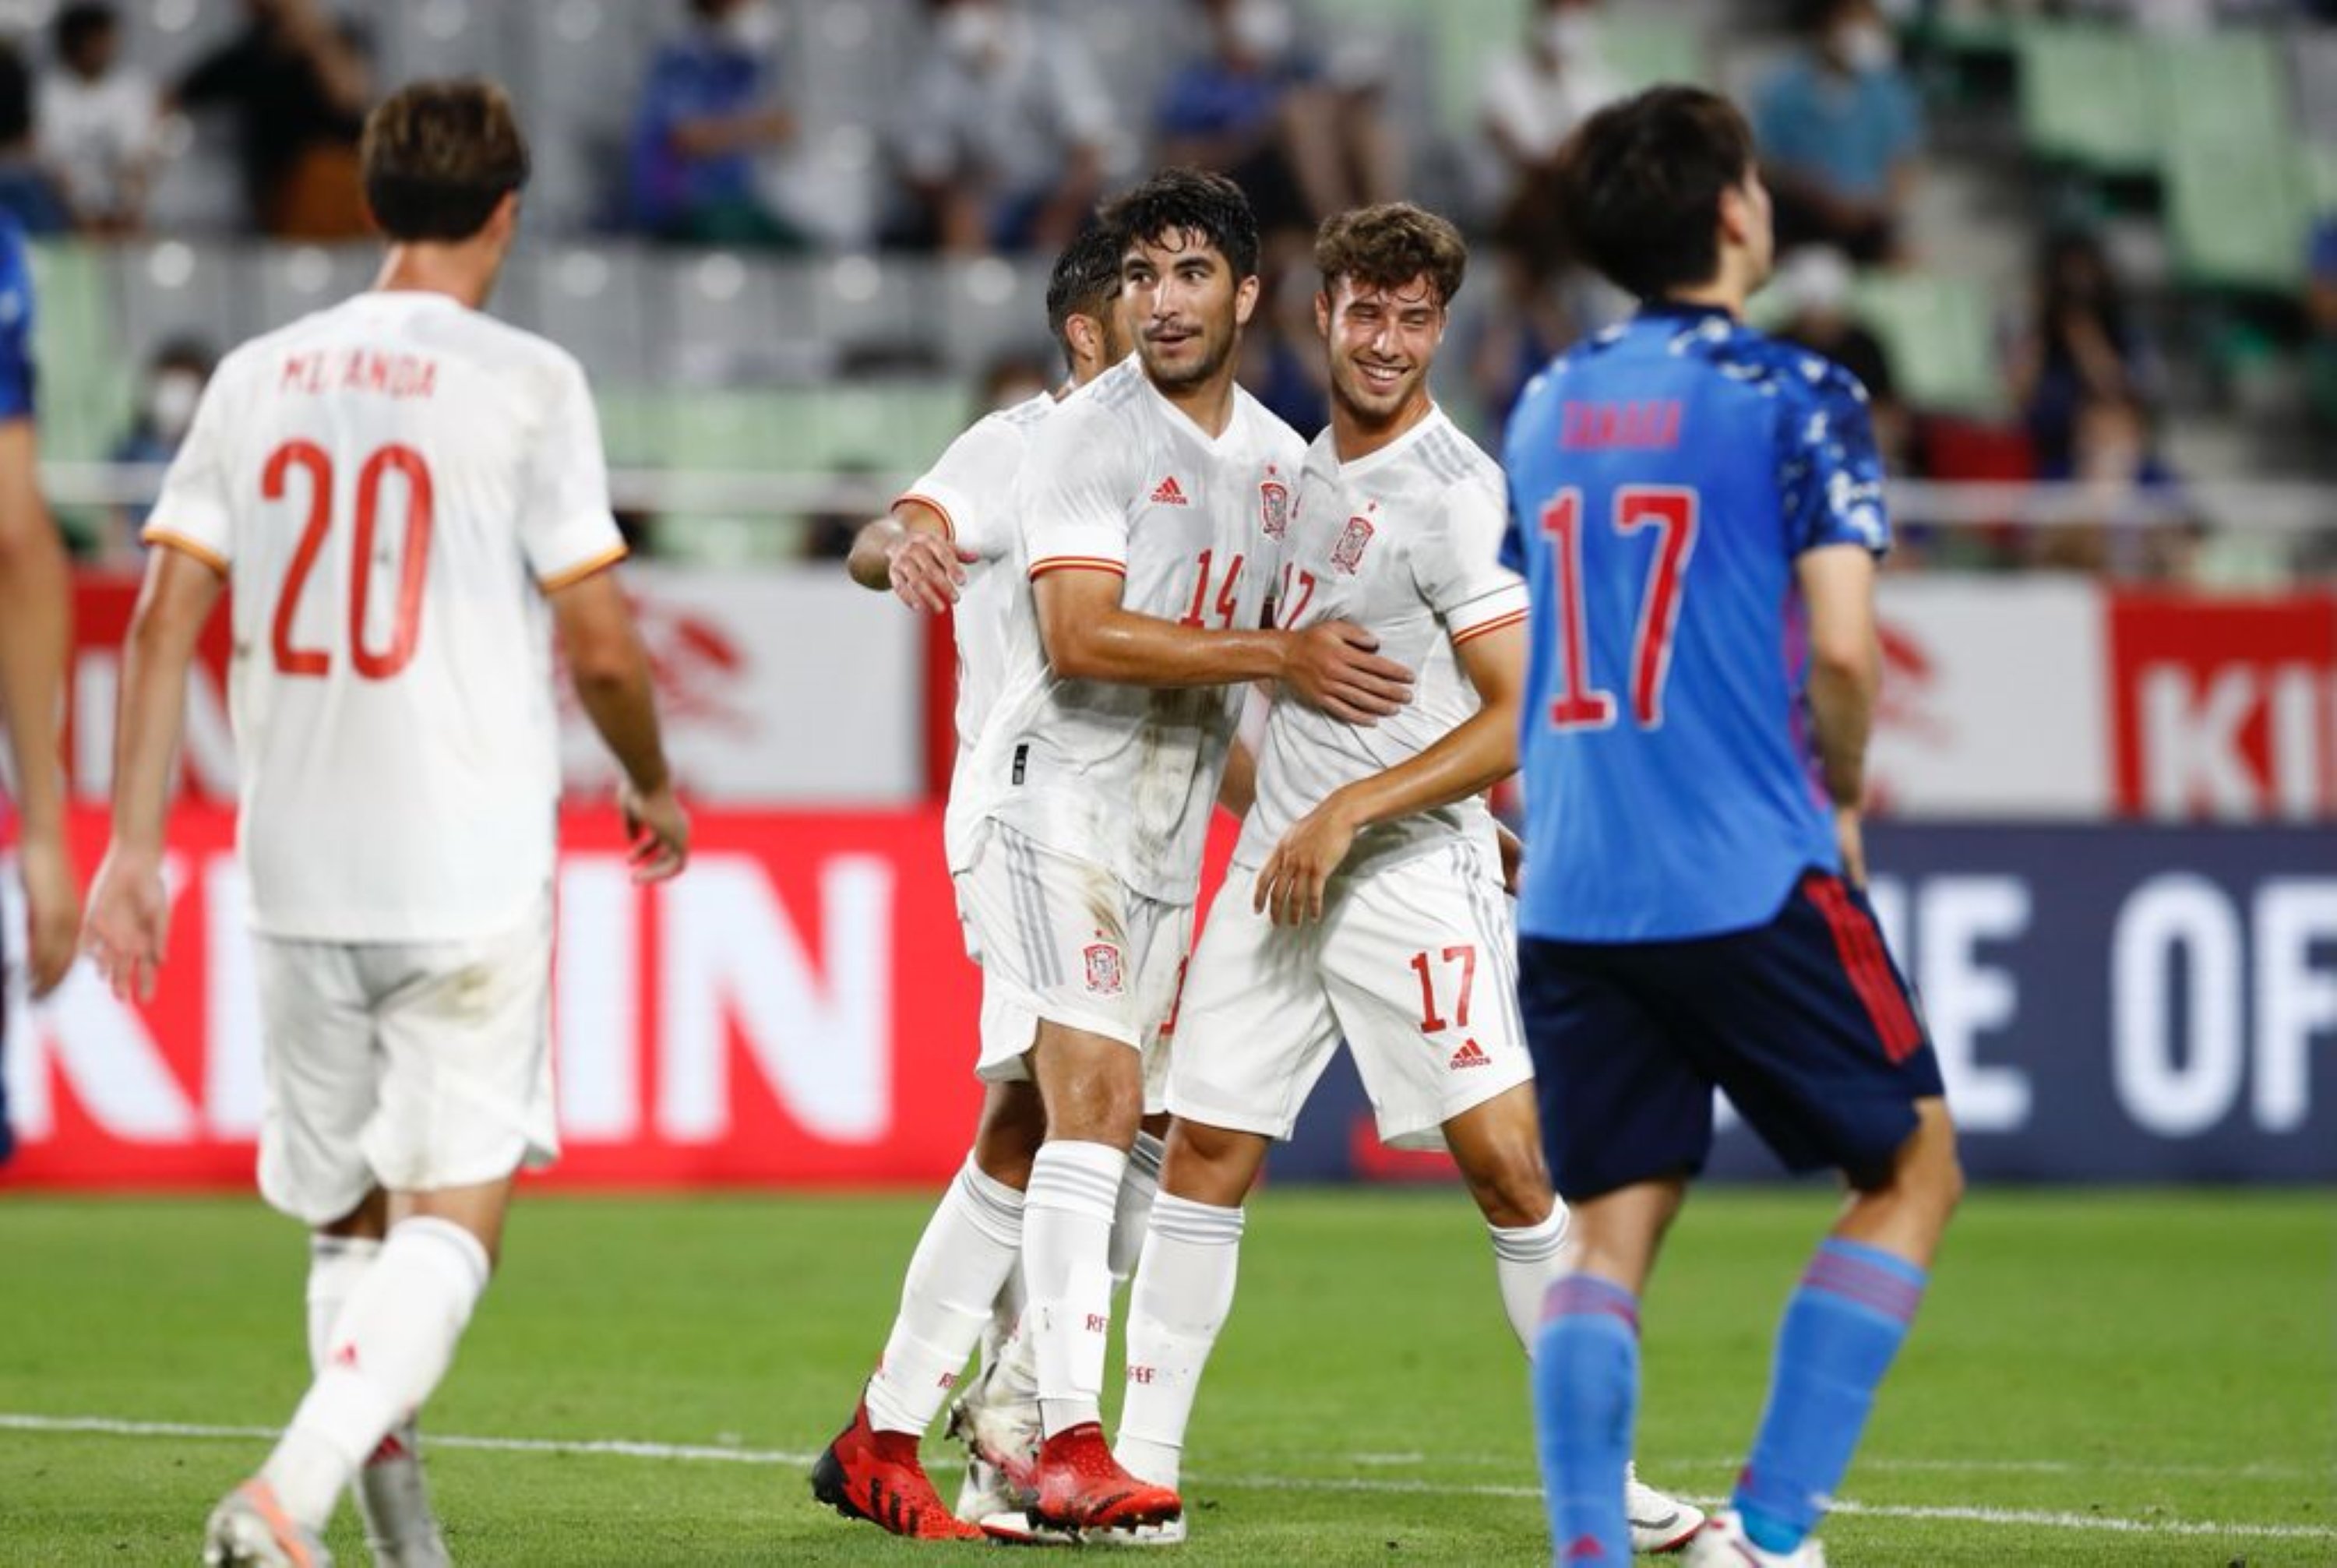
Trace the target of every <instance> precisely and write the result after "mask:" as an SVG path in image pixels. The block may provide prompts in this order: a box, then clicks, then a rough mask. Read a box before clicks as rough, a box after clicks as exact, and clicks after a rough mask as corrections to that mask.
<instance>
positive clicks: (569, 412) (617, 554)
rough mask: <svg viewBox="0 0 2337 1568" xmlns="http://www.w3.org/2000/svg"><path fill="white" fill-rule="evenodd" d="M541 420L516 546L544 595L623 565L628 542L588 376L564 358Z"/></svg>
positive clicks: (554, 369) (549, 382)
mask: <svg viewBox="0 0 2337 1568" xmlns="http://www.w3.org/2000/svg"><path fill="white" fill-rule="evenodd" d="M545 384H546V385H545V407H544V411H543V423H542V424H541V425H539V426H537V427H536V432H535V448H534V450H533V452H532V453H530V454H529V457H528V465H527V468H528V477H527V481H526V484H527V488H526V491H525V493H524V494H523V495H522V497H521V501H520V507H521V510H520V520H519V543H520V549H521V550H522V551H523V552H524V553H525V554H526V556H527V564H528V569H529V570H530V571H532V572H533V573H535V578H536V581H537V582H538V583H542V584H543V587H544V589H545V591H546V592H550V591H551V590H552V589H555V588H562V587H565V586H567V585H568V584H569V583H574V582H576V581H578V580H579V579H581V578H584V577H589V576H591V575H592V573H595V572H597V571H599V570H600V569H601V567H603V566H606V565H609V564H611V563H612V562H615V561H618V560H621V559H622V558H623V556H624V554H625V540H624V536H623V535H622V534H620V533H618V532H617V520H616V518H615V517H614V516H613V515H611V512H610V509H609V460H608V456H607V455H606V454H605V453H604V452H603V451H602V450H601V417H600V414H599V413H598V411H597V410H595V409H594V407H592V389H591V388H590V387H587V386H586V385H585V384H584V371H583V369H582V367H580V366H579V365H578V364H577V363H576V361H574V360H573V359H570V358H562V359H560V360H558V361H557V362H556V363H555V364H554V365H553V367H552V370H551V372H550V374H549V375H548V376H547V377H546V378H545Z"/></svg>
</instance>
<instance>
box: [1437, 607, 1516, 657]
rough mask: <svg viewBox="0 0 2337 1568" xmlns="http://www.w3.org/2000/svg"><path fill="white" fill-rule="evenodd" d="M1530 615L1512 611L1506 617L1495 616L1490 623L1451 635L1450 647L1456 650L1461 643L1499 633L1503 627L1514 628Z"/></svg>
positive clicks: (1483, 623) (1482, 623)
mask: <svg viewBox="0 0 2337 1568" xmlns="http://www.w3.org/2000/svg"><path fill="white" fill-rule="evenodd" d="M1528 614H1530V612H1529V611H1525V610H1512V611H1511V612H1510V613H1508V614H1506V615H1496V616H1494V617H1493V618H1492V619H1491V621H1486V622H1481V623H1479V624H1477V625H1475V626H1472V627H1470V628H1469V630H1467V631H1466V632H1454V633H1452V646H1454V647H1455V648H1458V647H1459V646H1461V644H1462V643H1463V642H1474V641H1475V640H1476V639H1478V638H1480V637H1482V636H1484V635H1485V634H1486V633H1487V632H1499V631H1500V630H1501V628H1502V627H1504V626H1514V625H1516V624H1517V623H1518V622H1521V621H1523V620H1524V619H1525V618H1526V616H1527V615H1528Z"/></svg>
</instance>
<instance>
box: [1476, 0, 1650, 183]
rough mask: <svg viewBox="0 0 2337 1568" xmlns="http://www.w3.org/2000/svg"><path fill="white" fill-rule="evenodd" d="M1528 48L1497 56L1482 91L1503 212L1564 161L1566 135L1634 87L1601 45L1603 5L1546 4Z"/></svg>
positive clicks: (1571, 0) (1550, 0)
mask: <svg viewBox="0 0 2337 1568" xmlns="http://www.w3.org/2000/svg"><path fill="white" fill-rule="evenodd" d="M1627 92H1628V87H1627V86H1626V84H1625V83H1624V82H1623V79H1622V78H1621V77H1620V76H1618V75H1617V74H1616V73H1615V71H1614V69H1613V68H1612V67H1611V66H1609V64H1607V59H1606V56H1605V55H1604V54H1602V53H1601V52H1600V50H1599V4H1598V0H1541V4H1540V5H1537V6H1536V7H1535V8H1534V11H1533V14H1532V16H1531V17H1530V26H1529V29H1528V32H1527V35H1526V40H1525V43H1524V44H1523V45H1522V46H1521V47H1519V48H1516V49H1511V50H1506V51H1504V52H1502V53H1501V54H1496V55H1494V56H1493V58H1492V61H1491V64H1489V65H1488V66H1487V68H1486V72H1485V85H1484V89H1483V93H1482V108H1483V113H1484V119H1483V125H1484V132H1485V145H1486V148H1487V150H1488V151H1489V152H1491V160H1490V162H1491V179H1490V184H1491V189H1490V190H1489V191H1485V192H1484V194H1485V195H1486V196H1487V198H1488V199H1489V201H1490V204H1491V208H1492V210H1494V211H1501V209H1502V208H1504V207H1506V206H1508V205H1509V204H1510V203H1511V202H1512V201H1516V200H1518V199H1519V198H1520V195H1521V191H1522V187H1523V182H1524V181H1525V180H1526V178H1527V175H1528V173H1529V171H1531V170H1533V169H1535V168H1537V167H1540V166H1541V165H1544V164H1547V163H1549V162H1550V160H1551V159H1553V158H1555V157H1557V156H1558V150H1559V147H1560V145H1561V144H1562V143H1563V142H1565V141H1566V138H1567V136H1568V135H1569V133H1570V132H1572V131H1573V130H1574V128H1575V126H1577V125H1579V124H1580V123H1581V122H1583V121H1584V120H1585V119H1587V118H1588V117H1589V115H1590V114H1592V113H1595V112H1596V111H1597V110H1599V109H1600V108H1602V107H1604V106H1605V105H1607V104H1609V103H1613V102H1614V101H1615V100H1616V99H1618V98H1620V97H1622V96H1623V95H1624V94H1625V93H1627Z"/></svg>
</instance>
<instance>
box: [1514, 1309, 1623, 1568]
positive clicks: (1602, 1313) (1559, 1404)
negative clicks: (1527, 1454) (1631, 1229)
mask: <svg viewBox="0 0 2337 1568" xmlns="http://www.w3.org/2000/svg"><path fill="white" fill-rule="evenodd" d="M1638 1403H1639V1302H1638V1298H1637V1297H1635V1296H1633V1295H1632V1294H1631V1293H1630V1292H1629V1291H1628V1290H1626V1289H1623V1288H1622V1287H1621V1286H1620V1285H1618V1284H1616V1283H1615V1282H1614V1281H1612V1280H1610V1279H1600V1278H1599V1277H1598V1276H1597V1275H1595V1274H1569V1275H1568V1276H1567V1277H1566V1278H1564V1279H1560V1280H1559V1281H1558V1282H1557V1283H1556V1284H1553V1285H1552V1286H1551V1287H1550V1291H1549V1294H1548V1295H1546V1296H1544V1297H1543V1298H1542V1308H1541V1333H1540V1337H1539V1338H1537V1339H1536V1341H1535V1344H1534V1364H1533V1405H1534V1433H1535V1438H1536V1446H1537V1447H1538V1449H1539V1451H1540V1459H1541V1485H1542V1504H1543V1506H1544V1507H1546V1508H1547V1509H1548V1510H1549V1511H1550V1542H1551V1552H1552V1557H1551V1561H1552V1562H1553V1563H1558V1564H1560V1565H1561V1568H1624V1565H1625V1564H1626V1563H1629V1562H1630V1561H1631V1525H1630V1521H1629V1520H1628V1519H1627V1518H1626V1517H1625V1516H1624V1512H1623V1471H1624V1467H1625V1466H1626V1465H1628V1464H1629V1463H1630V1460H1631V1418H1632V1416H1633V1414H1634V1413H1635V1412H1636V1411H1637V1409H1638Z"/></svg>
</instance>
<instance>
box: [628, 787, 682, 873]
mask: <svg viewBox="0 0 2337 1568" xmlns="http://www.w3.org/2000/svg"><path fill="white" fill-rule="evenodd" d="M617 804H618V806H619V807H620V808H621V809H622V810H623V811H624V813H625V838H626V839H627V840H628V848H627V849H626V852H625V859H626V860H627V862H629V863H630V864H631V867H632V868H633V880H634V881H635V882H663V881H665V880H666V879H667V878H668V877H678V876H680V874H681V868H682V867H684V866H687V865H689V812H687V811H684V810H683V809H681V802H680V800H678V799H674V793H673V786H671V785H670V784H669V785H665V786H663V787H661V788H660V789H649V790H642V789H634V788H633V787H632V786H631V784H627V785H625V786H624V787H623V788H621V789H619V790H618V792H617Z"/></svg>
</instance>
